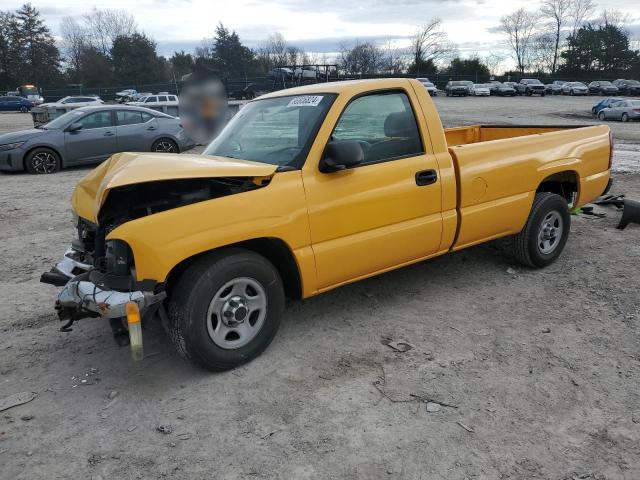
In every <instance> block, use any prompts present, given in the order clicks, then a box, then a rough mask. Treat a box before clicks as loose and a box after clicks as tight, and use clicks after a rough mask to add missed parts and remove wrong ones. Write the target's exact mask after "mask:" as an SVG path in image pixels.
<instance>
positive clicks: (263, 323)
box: [169, 248, 284, 371]
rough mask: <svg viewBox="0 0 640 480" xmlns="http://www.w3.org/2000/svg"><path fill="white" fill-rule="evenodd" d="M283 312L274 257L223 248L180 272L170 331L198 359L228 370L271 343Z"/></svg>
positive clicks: (182, 351) (184, 351)
mask: <svg viewBox="0 0 640 480" xmlns="http://www.w3.org/2000/svg"><path fill="white" fill-rule="evenodd" d="M283 311H284V288H283V285H282V281H281V279H280V275H279V273H278V270H276V268H275V267H274V266H273V265H272V264H271V262H269V261H268V260H267V259H266V258H264V257H262V256H260V255H258V254H256V253H254V252H251V251H249V250H244V249H239V248H229V249H224V250H220V251H218V252H214V253H212V254H209V255H207V256H204V257H202V258H201V259H200V260H198V261H196V262H195V263H194V264H192V265H191V266H190V267H189V268H187V269H186V270H185V272H184V273H183V274H182V275H181V276H180V279H179V280H178V282H177V284H176V285H175V287H174V289H173V292H172V294H171V298H170V301H169V334H170V336H171V339H172V340H173V342H174V344H175V346H176V348H177V350H178V352H179V353H180V354H181V355H182V356H184V357H185V358H187V359H189V360H191V361H192V362H193V363H195V364H197V365H199V366H201V367H203V368H206V369H207V370H211V371H222V370H229V369H231V368H235V367H237V366H239V365H242V364H243V363H246V362H248V361H250V360H252V359H253V358H255V357H257V356H258V355H260V354H261V353H262V352H263V351H264V349H266V348H267V346H269V344H270V343H271V341H272V340H273V338H274V336H275V334H276V332H277V331H278V327H279V326H280V318H281V317H282V313H283Z"/></svg>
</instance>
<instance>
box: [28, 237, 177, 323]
mask: <svg viewBox="0 0 640 480" xmlns="http://www.w3.org/2000/svg"><path fill="white" fill-rule="evenodd" d="M78 257H79V252H77V251H76V250H74V249H69V250H67V251H66V252H65V255H64V258H63V259H62V260H61V261H60V262H58V264H57V265H56V266H55V267H53V268H52V269H51V271H50V272H46V273H43V274H42V276H41V277H40V281H41V282H43V283H49V284H51V285H55V286H63V289H62V292H60V294H59V295H58V300H57V301H56V310H57V311H58V316H59V317H60V319H61V320H77V319H80V318H85V317H103V318H120V317H125V316H126V314H127V313H126V305H127V303H129V302H135V303H136V304H137V305H138V308H139V309H140V312H141V313H143V312H144V311H145V310H147V309H148V308H149V307H150V306H152V305H154V304H156V303H158V302H160V301H162V300H163V299H164V298H165V297H166V293H165V292H160V293H154V292H153V291H142V290H135V291H119V290H112V289H110V288H109V287H107V286H105V285H98V284H97V283H96V282H94V281H92V279H91V277H92V275H91V274H92V272H94V271H95V270H94V267H93V266H92V265H88V264H86V263H82V262H81V261H80V260H79V259H78ZM94 276H95V275H94ZM97 281H99V280H97Z"/></svg>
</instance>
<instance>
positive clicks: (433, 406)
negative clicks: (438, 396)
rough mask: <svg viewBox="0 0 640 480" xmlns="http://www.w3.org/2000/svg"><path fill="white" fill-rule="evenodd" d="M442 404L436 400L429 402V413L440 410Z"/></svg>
mask: <svg viewBox="0 0 640 480" xmlns="http://www.w3.org/2000/svg"><path fill="white" fill-rule="evenodd" d="M440 408H441V406H440V404H439V403H436V402H427V412H429V413H437V412H439V411H440Z"/></svg>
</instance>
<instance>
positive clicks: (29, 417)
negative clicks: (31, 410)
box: [20, 415, 36, 422]
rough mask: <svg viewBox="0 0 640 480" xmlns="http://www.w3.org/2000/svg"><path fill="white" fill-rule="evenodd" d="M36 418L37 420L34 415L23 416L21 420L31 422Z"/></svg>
mask: <svg viewBox="0 0 640 480" xmlns="http://www.w3.org/2000/svg"><path fill="white" fill-rule="evenodd" d="M34 418H36V417H34V416H33V415H23V416H21V417H20V420H22V421H23V422H29V421H31V420H33V419H34Z"/></svg>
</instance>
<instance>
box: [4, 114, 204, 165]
mask: <svg viewBox="0 0 640 480" xmlns="http://www.w3.org/2000/svg"><path fill="white" fill-rule="evenodd" d="M193 146H194V142H193V140H191V139H190V138H189V137H187V135H186V134H185V133H184V130H183V128H182V125H180V120H179V119H177V118H175V117H172V116H170V115H166V114H164V113H162V112H157V111H155V110H151V109H148V108H141V107H133V106H117V105H104V106H99V107H82V108H78V109H76V110H72V111H70V112H67V113H65V114H64V115H62V116H60V117H58V118H56V119H54V120H52V121H50V122H49V123H47V124H45V125H42V126H40V127H38V128H33V129H29V130H21V131H18V132H11V133H6V134H4V135H0V170H4V171H20V170H26V171H27V172H29V173H54V172H57V171H58V170H60V169H61V168H64V167H70V166H74V165H87V164H94V163H99V162H102V161H103V160H106V159H107V158H109V157H110V156H111V155H113V154H114V153H119V152H166V153H179V152H181V151H184V150H188V149H189V148H191V147H193Z"/></svg>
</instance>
